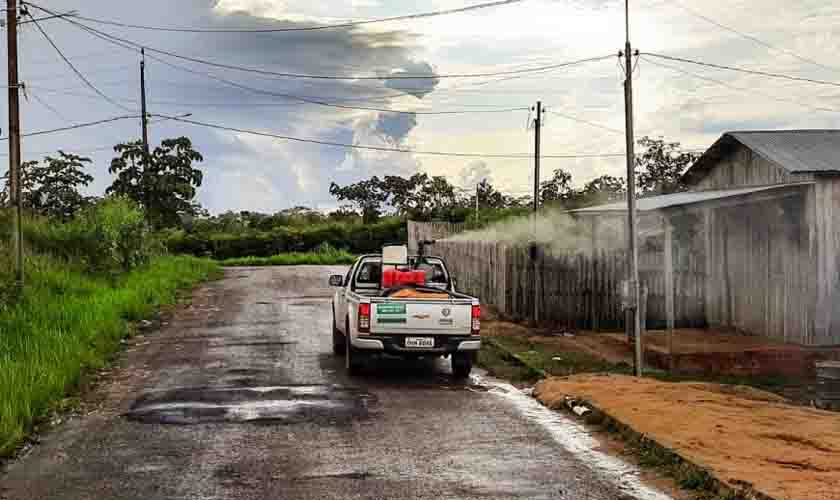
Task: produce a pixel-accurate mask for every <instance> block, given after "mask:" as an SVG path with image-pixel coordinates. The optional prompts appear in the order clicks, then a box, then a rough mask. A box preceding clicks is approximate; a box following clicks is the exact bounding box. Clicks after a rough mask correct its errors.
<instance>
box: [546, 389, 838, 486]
mask: <svg viewBox="0 0 840 500" xmlns="http://www.w3.org/2000/svg"><path fill="white" fill-rule="evenodd" d="M534 396H535V397H537V398H538V399H539V400H540V401H541V402H542V403H543V404H545V405H546V406H548V407H550V408H553V409H560V408H564V407H566V408H569V405H572V408H571V409H572V411H574V412H575V413H578V412H577V411H575V408H576V407H578V406H581V407H583V406H585V403H582V402H584V401H585V402H589V403H591V404H592V405H594V407H596V408H597V409H598V410H600V411H603V412H604V413H606V414H608V415H609V416H611V417H612V418H614V419H616V420H618V421H619V422H621V423H623V424H625V425H627V426H629V427H630V428H632V429H633V430H634V431H635V432H637V433H639V434H643V435H645V436H648V437H650V438H651V439H652V440H654V441H656V442H657V443H659V444H660V445H662V446H664V447H666V448H668V449H671V450H673V451H674V452H676V453H677V454H679V455H680V456H682V457H683V458H685V459H687V460H689V461H691V462H693V463H695V464H697V465H698V466H700V467H703V468H705V469H707V470H709V471H711V472H712V473H713V474H714V475H715V476H716V477H717V478H718V479H719V480H720V481H722V482H723V483H725V484H729V485H738V484H744V483H751V484H752V486H753V488H754V489H755V490H757V491H759V492H761V493H763V494H765V495H768V496H770V497H771V498H775V499H778V500H788V499H791V500H792V499H802V498H807V499H809V500H828V499H837V498H838V492H840V416H838V414H837V413H831V412H827V411H822V410H817V409H813V408H803V407H798V406H792V405H790V404H787V403H786V402H785V400H784V398H782V397H780V396H777V395H775V394H771V393H768V392H764V391H760V390H758V389H754V388H750V387H743V386H726V385H718V384H710V383H674V382H660V381H657V380H653V379H646V378H642V379H639V378H634V377H629V376H624V375H575V376H571V377H567V378H550V379H547V380H544V381H542V382H540V383H539V384H537V386H536V387H535V389H534Z"/></svg>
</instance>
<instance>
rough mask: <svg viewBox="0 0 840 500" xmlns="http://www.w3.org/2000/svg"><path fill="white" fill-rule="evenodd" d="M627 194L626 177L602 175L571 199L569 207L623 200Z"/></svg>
mask: <svg viewBox="0 0 840 500" xmlns="http://www.w3.org/2000/svg"><path fill="white" fill-rule="evenodd" d="M626 196H627V182H626V181H625V179H624V178H619V177H613V176H612V175H602V176H601V177H597V178H595V179H592V180H591V181H589V182H588V183H586V184H585V185H584V186H583V189H581V190H580V191H577V192H576V193H575V194H574V196H572V197H570V199H569V203H568V205H569V208H578V207H583V206H588V205H598V204H601V203H610V202H615V201H619V200H623V199H624V198H625V197H626Z"/></svg>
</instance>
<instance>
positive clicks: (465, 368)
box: [452, 352, 473, 378]
mask: <svg viewBox="0 0 840 500" xmlns="http://www.w3.org/2000/svg"><path fill="white" fill-rule="evenodd" d="M472 365H473V356H472V354H471V353H468V352H456V353H455V354H453V355H452V373H453V374H454V375H455V378H467V377H469V376H470V372H471V371H472Z"/></svg>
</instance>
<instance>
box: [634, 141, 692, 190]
mask: <svg viewBox="0 0 840 500" xmlns="http://www.w3.org/2000/svg"><path fill="white" fill-rule="evenodd" d="M638 144H639V146H641V147H642V148H644V152H642V153H641V154H638V155H636V170H637V172H638V186H637V191H638V192H639V194H641V195H643V196H644V195H653V194H668V193H678V192H680V191H686V190H687V189H688V186H687V185H686V184H685V183H684V182H683V180H682V175H683V173H684V172H685V171H686V169H687V168H688V167H690V166H691V164H693V163H694V162H695V161H697V158H699V155H697V154H694V153H687V152H684V151H683V150H682V148H681V147H680V143H679V142H665V141H664V140H663V139H651V138H650V137H642V138H641V139H639V141H638Z"/></svg>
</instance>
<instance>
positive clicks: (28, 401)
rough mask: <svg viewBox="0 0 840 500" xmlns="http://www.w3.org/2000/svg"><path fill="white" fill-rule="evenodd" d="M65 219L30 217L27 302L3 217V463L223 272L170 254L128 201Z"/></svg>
mask: <svg viewBox="0 0 840 500" xmlns="http://www.w3.org/2000/svg"><path fill="white" fill-rule="evenodd" d="M57 215H59V214H57ZM60 215H61V217H58V216H56V217H53V218H47V217H44V216H27V217H26V219H25V221H24V227H23V229H24V235H25V241H26V244H27V252H26V266H25V271H26V273H25V274H26V282H25V286H24V288H23V290H22V291H21V293H20V294H17V293H13V291H14V289H13V279H12V273H11V270H12V269H11V266H12V263H11V258H10V256H11V255H12V252H11V249H10V242H9V233H10V230H9V224H8V220H9V217H8V214H7V213H0V231H2V235H0V332H2V334H0V456H4V455H8V454H9V453H11V452H12V451H13V450H14V449H15V447H16V446H17V445H18V443H20V441H21V439H22V438H23V437H24V436H25V435H26V433H27V432H28V431H29V430H30V429H31V428H32V426H33V425H34V424H35V423H36V422H37V420H38V419H39V418H41V417H42V416H44V415H45V414H46V413H47V412H48V411H49V410H50V408H51V407H53V406H54V405H55V404H56V402H57V401H59V400H61V398H62V397H64V396H65V395H66V394H67V393H68V392H70V391H72V390H73V389H74V388H75V387H77V386H78V384H79V383H80V381H81V380H82V379H83V377H84V374H85V373H87V372H88V371H89V370H93V369H98V368H101V367H102V366H104V364H105V363H106V362H107V360H108V357H109V356H110V355H111V354H112V353H113V352H114V351H115V350H116V349H117V348H118V346H119V343H120V339H122V338H123V337H125V336H126V335H127V334H129V333H130V322H132V321H136V320H139V319H141V318H143V317H146V316H149V315H150V314H151V313H152V312H153V311H154V310H155V309H156V308H157V307H158V306H160V305H161V304H167V303H172V302H173V301H174V300H175V294H176V292H177V291H178V290H179V289H180V288H183V287H186V286H189V285H191V284H193V283H195V282H197V281H199V280H202V279H204V278H206V277H207V276H208V275H209V274H210V273H211V272H213V270H214V269H215V267H216V265H215V264H214V263H212V262H211V261H208V260H201V259H197V258H194V257H173V256H167V255H164V254H163V253H162V250H163V247H162V245H160V243H155V240H156V239H155V238H154V237H153V235H152V233H151V232H150V229H149V227H148V225H147V224H146V222H145V220H144V213H143V211H142V209H141V208H140V207H139V206H138V205H137V204H136V203H135V202H133V201H131V200H130V199H128V198H124V197H112V198H106V199H104V200H100V201H98V202H96V203H94V204H87V205H86V206H85V207H84V208H82V209H80V210H79V211H77V212H76V214H75V215H73V216H72V217H69V218H67V219H66V220H63V219H64V218H65V214H60Z"/></svg>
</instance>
